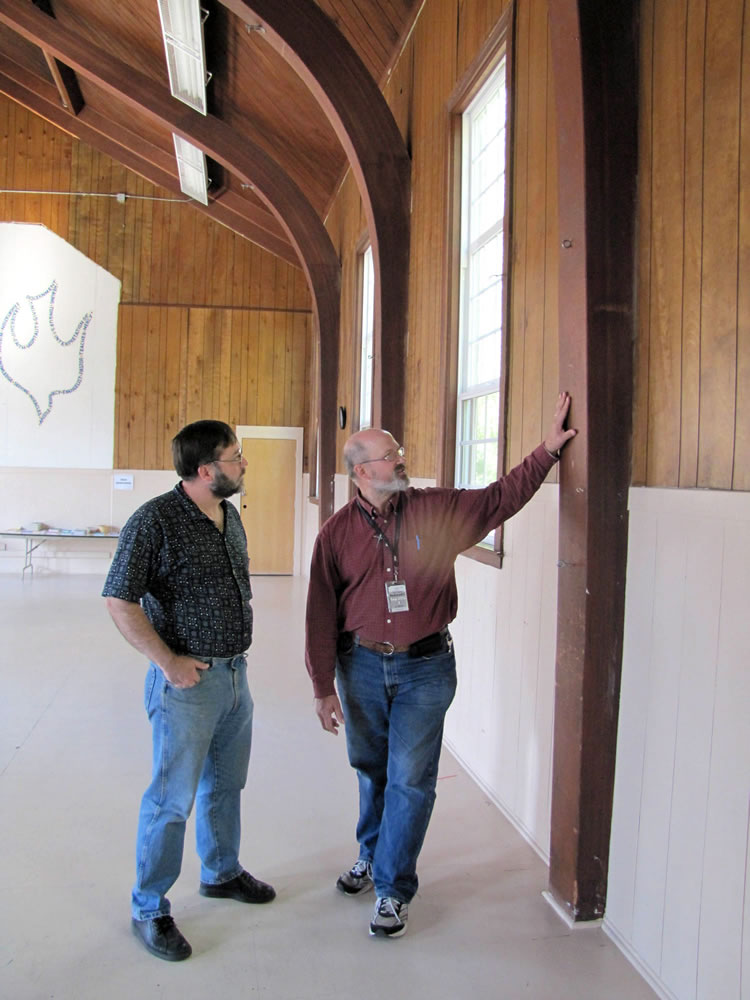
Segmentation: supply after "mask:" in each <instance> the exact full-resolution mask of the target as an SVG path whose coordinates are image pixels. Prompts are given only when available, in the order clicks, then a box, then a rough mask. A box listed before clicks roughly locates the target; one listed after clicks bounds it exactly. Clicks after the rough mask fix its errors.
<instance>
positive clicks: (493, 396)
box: [456, 59, 507, 487]
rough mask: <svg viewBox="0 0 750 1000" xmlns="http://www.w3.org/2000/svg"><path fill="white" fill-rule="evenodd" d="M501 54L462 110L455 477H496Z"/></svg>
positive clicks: (465, 481) (460, 480)
mask: <svg viewBox="0 0 750 1000" xmlns="http://www.w3.org/2000/svg"><path fill="white" fill-rule="evenodd" d="M506 104H507V94H506V90H505V60H504V59H503V60H502V61H501V63H500V65H499V66H498V69H497V70H496V71H495V73H494V74H493V76H492V77H491V78H490V79H489V81H488V82H487V83H486V84H485V86H484V88H483V89H482V90H481V91H480V93H479V94H478V95H477V97H476V98H475V99H474V101H473V102H472V104H471V105H470V106H469V108H468V109H467V110H466V111H465V112H464V115H463V120H464V129H463V168H462V172H461V187H462V202H461V203H462V206H463V208H462V218H461V234H462V248H461V266H462V275H461V289H460V310H459V313H460V330H459V374H458V386H459V390H458V401H457V402H458V411H457V427H456V431H457V433H456V479H457V484H458V485H460V486H464V487H481V486H487V485H489V484H490V483H492V482H494V480H495V479H496V478H497V463H498V441H499V429H500V377H501V374H502V372H501V366H502V340H503V323H504V316H503V289H504V282H505V276H504V274H503V267H504V263H505V262H504V260H503V246H504V239H505V236H504V229H505V211H506V191H505V159H506V141H507V133H506Z"/></svg>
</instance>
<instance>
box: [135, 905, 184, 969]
mask: <svg viewBox="0 0 750 1000" xmlns="http://www.w3.org/2000/svg"><path fill="white" fill-rule="evenodd" d="M131 924H132V927H133V933H134V934H135V936H136V937H137V938H138V940H139V941H141V942H142V943H143V945H144V946H145V947H146V948H147V949H148V951H150V952H151V954H152V955H156V957H157V958H163V959H164V960H165V961H166V962H182V961H184V959H186V958H190V956H191V955H192V954H193V949H192V948H191V947H190V945H189V944H188V943H187V941H186V940H185V938H184V937H183V936H182V934H180V932H179V931H178V929H177V924H176V923H175V922H174V920H173V919H172V918H171V917H168V916H167V917H153V918H152V919H151V920H136V919H135V918H133V920H132V921H131Z"/></svg>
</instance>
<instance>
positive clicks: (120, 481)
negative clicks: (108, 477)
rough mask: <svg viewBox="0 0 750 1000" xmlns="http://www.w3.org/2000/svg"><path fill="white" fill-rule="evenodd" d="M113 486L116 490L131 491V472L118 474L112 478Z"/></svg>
mask: <svg viewBox="0 0 750 1000" xmlns="http://www.w3.org/2000/svg"><path fill="white" fill-rule="evenodd" d="M112 478H113V480H114V485H115V489H116V490H132V489H133V473H132V472H118V473H116V474H115V475H114V476H113V477H112Z"/></svg>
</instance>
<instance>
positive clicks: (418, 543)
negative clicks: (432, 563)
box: [416, 535, 421, 552]
mask: <svg viewBox="0 0 750 1000" xmlns="http://www.w3.org/2000/svg"><path fill="white" fill-rule="evenodd" d="M416 538H417V552H419V549H420V548H421V542H420V541H419V535H417V536H416Z"/></svg>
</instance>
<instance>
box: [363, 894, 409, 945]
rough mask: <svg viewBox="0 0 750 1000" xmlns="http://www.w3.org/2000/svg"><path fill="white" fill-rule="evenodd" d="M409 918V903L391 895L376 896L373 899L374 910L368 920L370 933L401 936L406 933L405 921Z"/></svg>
mask: <svg viewBox="0 0 750 1000" xmlns="http://www.w3.org/2000/svg"><path fill="white" fill-rule="evenodd" d="M408 919H409V904H408V903H402V902H401V900H400V899H395V898H394V897H393V896H378V898H377V899H376V900H375V912H374V913H373V915H372V920H371V921H370V934H372V935H373V936H374V935H375V934H382V935H383V936H384V937H401V935H402V934H406V921H407V920H408Z"/></svg>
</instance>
